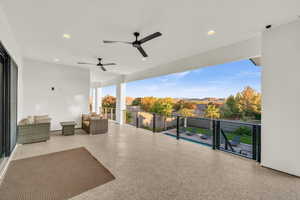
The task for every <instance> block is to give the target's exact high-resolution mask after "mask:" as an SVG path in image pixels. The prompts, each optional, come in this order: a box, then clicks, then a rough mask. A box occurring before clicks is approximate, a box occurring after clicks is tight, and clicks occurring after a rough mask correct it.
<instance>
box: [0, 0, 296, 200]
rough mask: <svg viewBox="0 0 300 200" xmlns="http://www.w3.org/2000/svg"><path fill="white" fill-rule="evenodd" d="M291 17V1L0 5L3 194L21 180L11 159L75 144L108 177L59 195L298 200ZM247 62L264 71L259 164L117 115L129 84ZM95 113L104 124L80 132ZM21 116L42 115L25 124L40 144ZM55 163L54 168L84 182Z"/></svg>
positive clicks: (31, 0)
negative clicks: (109, 95)
mask: <svg viewBox="0 0 300 200" xmlns="http://www.w3.org/2000/svg"><path fill="white" fill-rule="evenodd" d="M299 14H300V1H297V0H286V1H274V0H252V1H248V2H245V1H240V0H232V1H226V3H225V1H224V2H220V1H218V0H210V1H199V0H191V1H176V0H175V1H174V0H165V1H147V0H134V1H132V2H128V1H104V0H99V1H85V0H78V1H71V0H52V1H45V0H28V1H18V0H3V1H1V2H0V78H1V80H0V103H1V105H2V106H1V108H0V119H1V120H0V183H2V184H0V191H1V189H4V190H5V189H7V187H8V186H7V185H9V184H11V183H16V185H15V186H19V185H18V183H20V181H21V178H20V179H18V178H17V179H13V181H12V182H10V181H6V179H5V178H6V175H7V174H6V173H7V172H10V171H9V170H10V169H11V166H14V163H17V161H20V160H21V161H22V159H25V161H26V162H27V161H28V160H30V159H32V158H38V159H39V162H41V163H43V159H45V157H43V156H48V159H49V157H50V161H51V159H52V161H53V160H55V159H57V157H55V156H54V157H55V159H53V157H52V156H53V155H56V156H57V154H52V153H61V152H64V151H68V150H72V149H74V148H82V147H83V148H84V149H85V153H86V154H85V155H88V156H87V157H88V158H89V159H88V161H89V162H90V163H91V164H92V165H91V166H89V167H90V169H93V170H95V168H96V170H98V169H99V168H101V169H102V171H104V172H105V173H107V174H109V176H110V178H111V179H110V181H107V182H105V181H104V182H105V183H104V182H102V183H103V184H100V185H99V184H98V182H97V181H99V180H98V179H97V180H96V177H95V178H94V177H93V176H92V175H91V174H89V178H90V180H91V181H90V182H91V184H90V183H88V184H86V185H87V186H86V187H85V188H84V190H83V191H82V190H79V189H78V188H76V187H77V185H76V184H77V183H74V184H71V186H74V187H75V189H78V190H76V191H75V192H74V193H72V194H71V193H67V194H65V197H69V198H71V199H74V200H75V199H77V200H79V199H82V200H83V199H89V200H96V199H105V200H106V199H107V200H109V199H137V200H141V199H148V200H156V199H162V200H168V199H178V200H185V199H190V200H193V199H225V200H226V199H228V200H232V199H250V200H252V199H253V200H257V199H272V200H289V199H291V200H298V199H300V179H299V176H300V159H299V152H300V149H299V141H300V135H299V123H300V120H299V113H300V107H299V102H300V93H299V85H300V81H299V73H300V70H299V69H300V68H299V65H300V61H299V52H300V38H299V35H300V21H299ZM137 32H138V33H139V34H140V36H139V37H137V35H138V34H137ZM134 33H135V34H134ZM153 34H154V35H153ZM154 36H155V37H154ZM150 39H151V41H150ZM152 39H153V40H152ZM111 40H116V41H114V42H111ZM146 42H147V43H146ZM120 43H122V44H120ZM144 43H146V44H144ZM143 51H146V52H147V54H146V52H143ZM245 59H249V60H251V61H252V62H253V63H255V64H256V65H259V66H260V67H262V83H261V87H262V121H261V145H260V147H261V152H260V153H261V154H260V156H261V157H260V158H261V159H260V161H261V162H260V163H259V162H255V161H253V160H249V159H245V158H242V157H238V156H235V155H232V154H227V153H225V152H222V151H215V150H213V149H211V148H207V147H206V146H202V145H199V144H196V143H191V142H188V141H185V140H175V139H174V138H173V137H169V136H167V135H164V134H157V133H153V132H151V131H149V130H145V129H141V128H137V127H134V126H130V125H127V124H125V123H124V122H125V117H126V114H125V110H126V96H127V95H126V94H127V93H126V84H127V83H129V82H133V81H137V80H144V79H147V78H153V77H159V76H162V75H168V74H174V73H180V72H185V71H188V70H193V69H199V68H202V67H208V66H214V65H219V64H223V63H230V62H234V61H240V60H245ZM105 64H108V65H105ZM200 78H201V74H200V75H199V79H200ZM111 85H115V86H116V107H115V111H114V112H115V113H114V117H115V121H112V120H109V121H108V120H107V121H106V119H103V116H100V114H101V113H100V111H101V109H102V108H101V105H102V103H101V99H102V97H103V94H102V89H103V88H104V87H106V86H111ZM178 93H180V91H178ZM90 97H92V111H93V113H89V100H90ZM86 115H88V117H89V118H88V120H84V118H85V116H86ZM92 118H93V119H92ZM24 120H25V121H24ZM89 120H90V121H89ZM91 120H99V121H100V120H105V123H103V124H104V125H99V124H97V123H96V125H95V127H94V129H93V130H95V131H94V132H93V131H90V132H89V131H83V129H84V128H86V129H85V130H91V129H90V127H91V126H92V125H91V124H92V123H90V122H91ZM41 121H42V122H41ZM83 121H88V123H87V125H86V126H83V123H82V122H83ZM23 122H24V123H25V125H28V126H35V125H37V124H39V123H41V124H45V123H46V124H47V125H46V128H45V126H42V127H39V126H38V128H41V129H36V130H37V131H35V132H34V133H33V132H30V131H28V129H26V128H27V127H25V133H26V130H27V133H28V132H29V135H30V136H32V135H33V136H36V135H38V134H39V133H41V132H43V133H44V131H45V129H46V134H42V136H43V137H42V138H38V139H40V140H41V139H42V140H43V142H40V141H39V143H32V144H21V143H22V142H20V141H19V138H20V125H23V124H22V123H23ZM37 122H39V123H37ZM106 122H107V123H106ZM149 124H150V123H149ZM152 124H153V123H152ZM99 126H100V128H99ZM103 126H105V127H104V128H103ZM219 127H220V126H219ZM64 128H66V129H67V131H66V130H64ZM100 129H101V130H100ZM40 130H43V131H40ZM63 130H64V131H66V132H68V134H66V135H68V136H66V135H64V136H63V135H62V131H63ZM178 130H179V129H178ZM74 131H75V135H72V134H73V133H74ZM92 132H93V133H96V134H95V135H94V134H93V133H92ZM154 132H155V131H154ZM87 133H90V134H87ZM173 134H175V133H173ZM35 139H36V138H35ZM44 141H46V142H44ZM218 144H219V146H220V144H222V142H220V141H219V143H218ZM245 144H246V143H244V144H243V145H244V146H245ZM240 146H241V145H240ZM240 146H238V148H239V147H240ZM247 147H248V146H247ZM49 155H50V156H49ZM59 155H61V154H59ZM64 155H65V154H63V155H62V157H59V156H58V157H59V158H68V159H69V161H70V163H71V164H73V166H74V168H76V167H75V166H77V165H76V161H77V160H75V159H73V157H71V158H70V157H64ZM253 155H254V154H253ZM40 156H41V157H40ZM27 158H28V160H27ZM80 159H81V158H80ZM80 159H79V160H80ZM63 160H64V159H61V160H60V161H61V162H58V163H59V166H60V167H61V168H59V167H56V169H57V170H60V169H63V170H60V172H62V173H65V174H66V175H68V177H71V178H73V175H74V176H75V177H76V178H78V179H81V180H83V181H82V182H84V183H86V182H88V181H85V180H86V179H85V178H86V177H85V176H84V175H83V173H79V172H78V171H77V172H78V173H74V174H72V173H71V172H70V171H69V170H68V169H64V162H63ZM83 160H84V159H83ZM14 161H16V162H14ZM48 161H49V160H48ZM81 161H82V160H81ZM74 162H75V164H74ZM77 163H79V162H77ZM80 163H81V166H82V163H83V162H80ZM25 166H27V167H28V166H29V165H26V164H25V165H24V167H25ZM43 166H44V165H43ZM20 167H22V166H20ZM44 167H45V166H44ZM70 168H71V167H70ZM41 169H42V168H40V167H36V172H40V173H42V174H43V175H45V177H46V178H44V179H43V180H40V179H39V177H38V176H34V178H36V181H37V183H39V184H40V185H43V184H44V183H47V177H48V178H49V177H51V175H52V174H51V172H53V171H52V169H49V170H47V171H45V172H44V171H43V170H41ZM76 169H77V168H76ZM31 171H32V172H33V174H34V173H35V169H34V170H31ZM79 171H80V170H79ZM82 171H84V170H82ZM85 172H86V171H85ZM24 174H25V175H26V173H24ZM24 174H23V175H24ZM65 174H64V175H65ZM53 175H55V174H53ZM56 175H57V174H56ZM20 177H22V175H21V176H20ZM112 177H113V178H112ZM58 178H59V177H58ZM97 178H99V177H97ZM70 180H73V179H70ZM6 183H8V184H7V185H6ZM26 183H27V182H26V180H23V179H22V181H21V183H20V185H21V186H24V185H25V186H26ZM22 184H23V185H22ZM39 184H36V185H35V186H37V187H36V188H35V187H33V189H32V188H31V189H32V190H31V191H30V192H32V191H38V190H39V189H38V186H39ZM57 184H60V182H59V181H57ZM97 184H98V185H97ZM12 185H13V184H12ZM53 185H56V184H53ZM56 186H57V185H56ZM67 186H68V185H62V187H61V188H59V190H60V192H64V190H63V188H64V187H65V188H68V187H67ZM69 186H70V185H69ZM70 188H71V187H70ZM9 189H14V187H12V186H11V185H9ZM72 189H73V188H72ZM66 190H67V189H66ZM5 191H9V190H5ZM26 192H27V191H26ZM26 192H25V194H26V195H28V196H29V197H30V195H31V194H32V193H30V192H27V193H26ZM47 192H48V191H46V192H45V193H43V194H42V195H45V196H46V197H48V196H47V195H49V193H47ZM55 192H56V191H54V192H53V191H51V195H52V194H55ZM33 193H34V192H33ZM73 194H76V195H73ZM7 195H8V196H10V195H12V196H13V195H15V193H9V194H7ZM16 195H19V194H18V193H16ZM22 195H24V193H22V194H20V195H19V196H22ZM23 197H24V196H23ZM46 197H44V198H42V199H41V198H39V199H38V200H43V199H47V198H46ZM1 198H3V197H2V196H1V194H0V199H1ZM28 199H30V198H28ZM57 199H60V198H57ZM63 199H67V198H63ZM4 200H12V199H7V198H6V199H4ZM30 200H31V199H30Z"/></svg>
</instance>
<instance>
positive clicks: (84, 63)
mask: <svg viewBox="0 0 300 200" xmlns="http://www.w3.org/2000/svg"><path fill="white" fill-rule="evenodd" d="M77 64H80V65H97V64H95V63H86V62H78V63H77Z"/></svg>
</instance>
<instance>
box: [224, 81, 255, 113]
mask: <svg viewBox="0 0 300 200" xmlns="http://www.w3.org/2000/svg"><path fill="white" fill-rule="evenodd" d="M221 113H222V117H223V118H242V119H248V118H250V119H251V118H255V119H260V115H261V94H260V93H258V92H256V91H255V90H254V89H252V88H251V87H249V86H247V87H245V89H244V90H243V91H242V92H239V93H237V94H236V95H235V96H233V95H231V96H229V97H228V98H227V99H226V102H225V104H224V106H223V107H222V108H221Z"/></svg>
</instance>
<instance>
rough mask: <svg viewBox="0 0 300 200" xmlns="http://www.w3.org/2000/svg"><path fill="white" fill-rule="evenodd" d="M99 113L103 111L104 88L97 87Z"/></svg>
mask: <svg viewBox="0 0 300 200" xmlns="http://www.w3.org/2000/svg"><path fill="white" fill-rule="evenodd" d="M97 102H98V103H97V113H99V114H101V111H102V88H101V87H99V88H97Z"/></svg>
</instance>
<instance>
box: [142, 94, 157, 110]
mask: <svg viewBox="0 0 300 200" xmlns="http://www.w3.org/2000/svg"><path fill="white" fill-rule="evenodd" d="M156 100H157V98H155V97H144V98H142V99H141V108H142V109H143V110H144V111H146V112H151V109H152V107H153V105H154V103H155V102H156Z"/></svg>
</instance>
